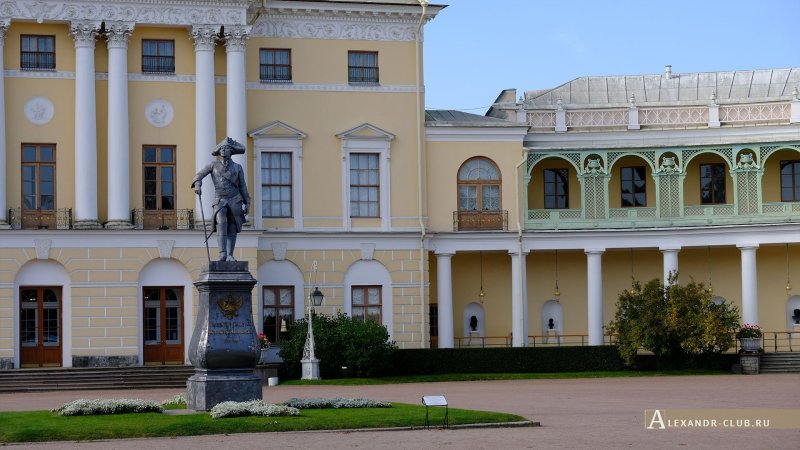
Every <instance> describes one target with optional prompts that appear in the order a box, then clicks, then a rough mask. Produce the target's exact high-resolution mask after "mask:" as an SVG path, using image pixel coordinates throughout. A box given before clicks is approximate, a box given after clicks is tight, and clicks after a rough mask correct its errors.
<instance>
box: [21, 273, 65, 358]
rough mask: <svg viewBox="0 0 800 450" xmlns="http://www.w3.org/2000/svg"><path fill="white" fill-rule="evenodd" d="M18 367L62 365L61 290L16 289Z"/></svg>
mask: <svg viewBox="0 0 800 450" xmlns="http://www.w3.org/2000/svg"><path fill="white" fill-rule="evenodd" d="M19 309H20V310H19V346H20V352H19V353H20V359H19V362H20V367H44V366H61V341H62V338H61V336H62V335H61V288H60V287H45V286H38V287H37V286H28V287H20V289H19Z"/></svg>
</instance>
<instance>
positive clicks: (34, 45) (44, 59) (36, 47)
mask: <svg viewBox="0 0 800 450" xmlns="http://www.w3.org/2000/svg"><path fill="white" fill-rule="evenodd" d="M21 38H22V43H21V45H22V46H21V51H20V63H19V67H20V68H21V69H22V70H55V69H56V37H55V36H34V35H27V34H23V35H22V36H21Z"/></svg>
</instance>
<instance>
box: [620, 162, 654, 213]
mask: <svg viewBox="0 0 800 450" xmlns="http://www.w3.org/2000/svg"><path fill="white" fill-rule="evenodd" d="M646 173H647V172H646V171H645V167H644V166H635V167H622V168H621V169H620V185H621V187H622V207H623V208H628V207H635V206H647V183H646V182H645V174H646Z"/></svg>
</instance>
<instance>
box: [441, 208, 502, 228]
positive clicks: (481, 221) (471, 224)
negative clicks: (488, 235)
mask: <svg viewBox="0 0 800 450" xmlns="http://www.w3.org/2000/svg"><path fill="white" fill-rule="evenodd" d="M489 230H502V231H505V230H508V211H505V210H499V209H498V210H494V211H453V231H489Z"/></svg>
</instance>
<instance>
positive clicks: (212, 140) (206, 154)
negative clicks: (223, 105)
mask: <svg viewBox="0 0 800 450" xmlns="http://www.w3.org/2000/svg"><path fill="white" fill-rule="evenodd" d="M218 29H219V28H217V27H210V26H194V27H192V39H193V40H194V55H195V91H194V92H195V97H194V98H195V122H194V145H195V147H194V156H195V169H196V170H195V171H196V172H197V171H200V169H202V168H203V167H205V166H207V165H208V164H209V163H211V162H212V161H214V157H213V156H211V153H212V152H213V151H214V148H215V147H216V145H217V128H216V122H215V114H214V113H215V111H214V45H215V43H216V39H217V32H218ZM202 194H203V204H202V205H200V200H199V199H195V212H194V219H195V222H200V221H201V220H202V219H201V214H200V208H201V206H202V208H203V210H204V212H205V216H206V220H207V221H209V222H210V221H211V204H212V202H213V200H214V185H213V183H211V180H208V179H207V180H204V181H203V187H202Z"/></svg>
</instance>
